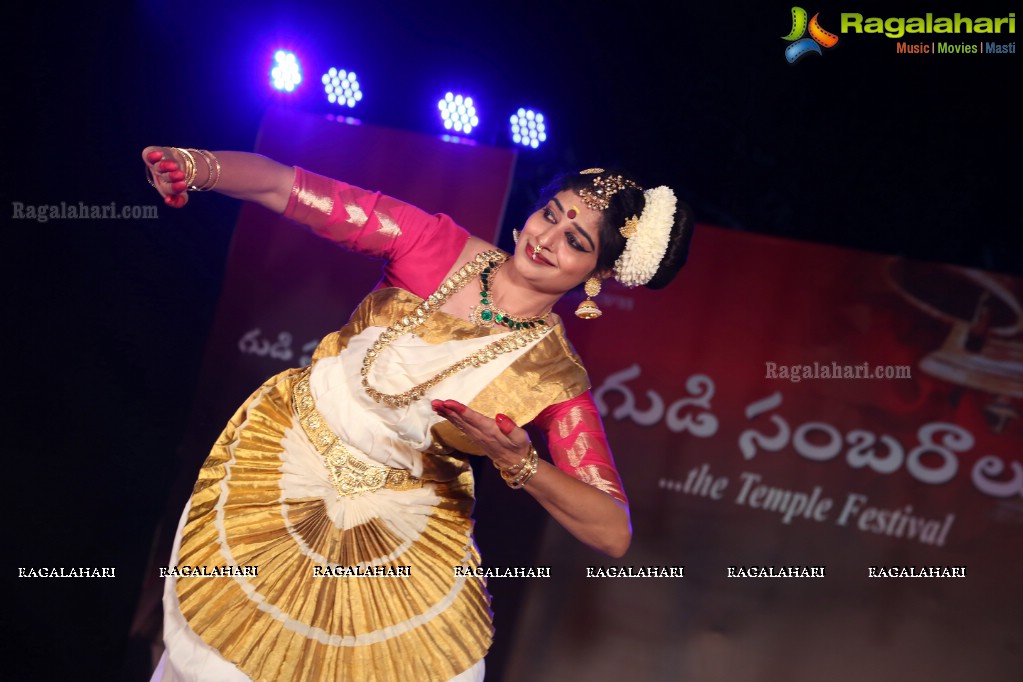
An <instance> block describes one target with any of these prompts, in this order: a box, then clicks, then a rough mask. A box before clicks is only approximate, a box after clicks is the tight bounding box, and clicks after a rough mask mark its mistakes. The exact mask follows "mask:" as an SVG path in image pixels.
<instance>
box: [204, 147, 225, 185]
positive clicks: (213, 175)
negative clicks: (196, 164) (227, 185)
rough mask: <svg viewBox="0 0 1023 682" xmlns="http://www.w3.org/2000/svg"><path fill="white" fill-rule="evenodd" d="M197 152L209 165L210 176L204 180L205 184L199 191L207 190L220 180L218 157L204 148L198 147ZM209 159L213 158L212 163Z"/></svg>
mask: <svg viewBox="0 0 1023 682" xmlns="http://www.w3.org/2000/svg"><path fill="white" fill-rule="evenodd" d="M199 153H200V154H202V157H203V158H204V159H205V160H206V165H207V166H209V167H210V177H209V179H208V180H206V184H205V185H203V186H202V189H201V190H199V191H200V192H209V191H210V190H211V189H213V188H214V187H216V186H217V183H218V182H220V159H218V158H217V155H216V154H214V153H213V152H208V151H206V150H205V149H200V150H199ZM211 159H212V160H213V163H212V164H211V163H210V160H211ZM214 168H215V169H216V170H214Z"/></svg>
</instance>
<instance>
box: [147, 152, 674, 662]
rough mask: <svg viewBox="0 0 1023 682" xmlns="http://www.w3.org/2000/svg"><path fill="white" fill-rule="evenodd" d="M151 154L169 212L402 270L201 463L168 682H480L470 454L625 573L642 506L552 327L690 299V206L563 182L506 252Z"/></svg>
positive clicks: (240, 418) (389, 213)
mask: <svg viewBox="0 0 1023 682" xmlns="http://www.w3.org/2000/svg"><path fill="white" fill-rule="evenodd" d="M142 155H143V159H144V161H145V163H146V165H147V169H148V171H149V173H150V179H151V182H152V183H153V185H154V186H155V187H156V189H157V190H158V191H159V192H160V194H161V195H162V196H163V197H164V201H165V202H166V203H167V205H169V206H172V207H177V208H180V207H182V206H184V205H185V203H186V202H187V201H188V191H189V190H200V191H201V190H208V189H213V190H216V191H219V192H222V193H224V194H227V195H229V196H232V197H235V198H238V199H242V200H246V201H254V202H256V203H259V204H261V205H262V206H264V207H266V208H268V209H270V210H272V211H276V212H277V213H281V214H283V215H285V216H287V217H288V218H291V219H292V220H295V221H297V222H299V223H303V224H305V225H307V226H309V227H310V228H312V229H313V230H314V231H315V232H316V233H318V234H320V235H322V236H324V237H326V238H328V239H331V240H333V241H336V242H338V243H340V244H342V245H344V246H345V247H347V248H350V249H352V250H356V251H359V252H362V253H366V254H368V255H371V256H375V257H382V258H384V259H385V260H386V262H387V264H386V267H385V275H384V280H385V281H384V284H385V285H386V286H385V287H384V288H378V289H377V290H375V291H373V292H372V293H370V294H369V295H368V296H367V297H366V298H365V299H364V300H363V301H362V303H361V304H360V305H359V306H358V308H357V309H356V310H355V312H354V313H353V314H352V317H351V319H350V320H349V321H348V323H347V324H346V325H345V326H344V327H343V328H342V329H341V330H339V331H337V332H334V333H332V334H329V335H328V336H327V337H325V338H324V339H323V340H322V341H321V343H320V345H319V347H318V348H317V350H316V352H315V353H314V355H313V360H312V363H311V365H310V366H309V367H305V368H301V369H294V370H289V371H286V372H283V373H281V374H279V375H277V376H275V377H273V378H271V379H270V380H268V381H267V382H266V383H265V384H264V385H263V386H262V387H260V388H259V389H258V390H257V391H256V392H255V393H254V394H253V395H252V396H251V397H250V398H249V399H248V400H247V401H246V402H245V403H244V404H243V405H242V406H241V407H240V408H239V410H238V411H237V413H236V414H235V416H234V417H233V418H232V420H231V421H230V423H229V424H228V426H227V428H226V429H225V430H224V432H223V434H222V435H221V437H220V438H219V439H218V441H217V443H216V445H215V446H214V448H213V451H212V452H211V454H210V456H209V457H208V459H207V460H206V462H205V463H204V464H203V467H202V469H201V471H200V473H199V479H198V481H197V482H196V485H195V488H194V490H193V494H192V497H191V499H190V501H189V503H188V505H187V506H186V508H185V511H184V513H183V515H182V518H181V523H180V526H179V528H178V532H177V536H176V540H175V547H174V551H173V555H172V569H174V570H172V571H171V572H172V573H174V575H171V576H169V577H168V578H167V582H166V584H165V589H164V611H165V614H164V617H165V623H164V641H165V644H166V652H165V654H164V657H163V658H162V659H161V662H160V666H159V667H158V669H157V671H156V673H155V674H154V679H155V680H210V679H212V680H218V681H227V680H248V679H256V680H289V681H291V680H327V679H330V680H342V679H343V680H358V681H359V682H368V681H376V680H380V681H384V680H388V681H390V680H424V681H425V680H430V681H434V680H436V681H439V682H440V681H445V680H458V681H460V682H461V681H464V680H480V679H482V677H483V657H484V655H485V654H486V652H487V650H488V648H489V646H490V642H491V637H492V634H493V629H492V625H491V614H490V610H489V597H488V595H487V593H486V589H485V585H484V581H483V580H482V578H480V577H477V573H479V571H477V570H476V569H477V568H478V567H479V561H480V557H479V555H478V553H477V550H476V546H475V543H474V542H473V537H472V525H473V521H472V518H471V512H472V507H473V499H474V498H473V475H472V470H471V468H470V466H469V463H468V455H471V454H475V455H483V456H486V457H489V458H490V459H491V461H492V462H493V465H494V466H495V467H496V468H497V469H498V470H499V473H500V475H501V476H502V477H503V479H504V480H505V481H506V482H507V483H508V485H509V486H511V487H513V488H516V489H521V490H524V491H525V492H526V493H527V494H529V495H531V496H532V497H533V498H535V499H536V500H537V501H538V502H539V503H540V504H541V505H543V507H544V508H545V509H546V510H547V511H548V512H549V513H550V514H551V516H553V517H554V518H555V519H556V520H557V521H558V522H559V523H560V524H561V525H562V526H564V527H565V528H566V529H567V530H568V531H569V532H570V533H571V534H572V535H574V536H575V537H576V538H578V539H579V540H581V541H582V542H584V543H586V544H587V545H589V546H591V547H593V548H595V549H597V550H599V551H602V552H605V553H607V554H609V555H611V556H614V557H620V556H622V555H623V554H624V553H625V551H626V550H627V549H628V546H629V542H630V539H631V527H630V523H629V511H628V502H627V500H626V497H625V494H624V492H623V490H622V485H621V481H620V480H619V477H618V474H617V472H616V470H615V466H614V461H613V459H612V457H611V453H610V451H609V449H608V447H607V443H606V440H605V438H604V432H603V429H602V426H601V423H600V418H599V415H598V413H597V410H596V407H595V406H594V404H593V401H592V399H591V397H590V395H589V393H588V391H587V389H588V388H589V382H588V379H587V376H586V372H585V370H584V368H583V366H582V363H581V361H580V360H579V358H578V357H577V356H576V354H575V352H574V351H573V349H572V347H571V345H570V344H569V343H568V340H567V339H566V338H565V335H564V330H563V327H562V324H561V322H560V320H559V318H558V317H557V315H555V314H553V313H552V312H551V309H552V307H553V306H554V304H555V303H556V302H557V301H558V299H560V298H561V296H563V295H564V294H565V293H566V292H568V291H570V290H571V289H573V288H574V287H576V286H578V285H580V284H582V283H584V282H585V289H586V293H587V299H586V300H585V301H584V302H583V303H582V304H581V305H580V307H579V310H578V311H577V314H578V315H580V316H582V317H595V316H597V315H599V314H600V312H599V309H598V308H597V307H596V304H595V303H594V301H593V300H592V299H593V297H594V296H596V295H597V293H598V292H599V289H600V282H601V280H602V279H604V278H606V277H609V276H614V277H615V278H617V279H618V280H619V281H620V282H622V283H624V284H625V285H626V286H639V285H646V286H647V287H650V288H660V287H663V286H665V285H666V284H667V283H668V282H669V281H670V280H671V279H672V277H673V276H674V275H675V273H676V272H677V271H678V269H679V268H680V267H681V266H682V265H683V264H684V262H685V259H686V255H687V252H688V245H689V240H690V237H691V233H692V225H693V224H692V219H691V217H690V212H689V211H688V210H687V209H686V208H684V207H682V206H678V205H677V204H676V200H675V196H674V194H673V193H672V192H671V190H670V189H668V188H666V187H657V188H654V189H650V190H646V191H643V190H642V189H641V188H640V187H639V186H638V185H637V184H636V183H635V182H634V181H632V180H631V179H629V178H628V177H626V176H624V175H622V174H619V173H610V172H606V171H603V170H602V169H589V170H586V171H583V172H581V173H577V174H571V175H567V176H564V177H562V178H560V179H559V180H557V181H555V184H554V185H552V188H550V192H549V194H548V196H547V202H546V203H545V204H544V205H543V206H542V207H541V208H540V209H539V210H538V211H536V212H535V213H534V214H533V215H532V216H530V218H529V219H528V220H527V221H526V224H525V225H524V227H523V228H522V231H521V235H519V236H518V238H517V243H516V247H515V249H514V253H512V254H510V255H509V254H505V253H503V252H501V251H500V250H498V249H497V248H496V247H495V246H494V245H492V244H488V243H486V242H485V241H483V240H481V239H478V238H476V237H472V236H470V235H469V234H468V233H467V232H466V231H465V230H464V229H463V228H461V227H459V226H458V225H455V224H454V223H453V222H452V221H451V219H450V218H448V217H447V216H444V215H427V214H426V213H424V212H422V211H420V210H419V209H417V208H415V207H412V206H409V205H407V204H403V203H401V202H398V201H396V200H394V199H391V198H389V197H386V196H383V195H381V194H378V193H371V192H366V191H364V190H361V189H358V188H356V187H353V186H351V185H347V184H344V183H341V182H337V181H334V180H330V179H328V178H324V177H321V176H318V175H315V174H313V173H310V172H308V171H305V170H303V169H301V168H291V167H287V166H283V165H281V164H278V163H276V162H274V161H271V160H270V159H267V158H265V157H262V156H258V155H255V154H247V153H242V152H216V153H211V152H207V151H204V150H189V149H179V148H175V147H148V148H146V149H145V150H144V151H143V154H142ZM529 422H533V423H535V424H536V425H537V426H538V427H539V428H540V429H541V430H542V431H543V432H544V433H546V435H547V439H548V445H549V449H550V452H551V456H552V459H553V463H548V462H546V461H544V460H541V459H539V457H538V456H537V453H536V449H535V448H534V447H533V446H532V445H531V444H530V441H529V437H528V435H527V433H526V432H525V431H524V430H523V429H522V428H521V427H520V426H519V424H526V423H529ZM208 573H213V574H214V577H209V576H208V575H203V574H208Z"/></svg>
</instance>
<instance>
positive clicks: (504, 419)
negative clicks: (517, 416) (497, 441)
mask: <svg viewBox="0 0 1023 682" xmlns="http://www.w3.org/2000/svg"><path fill="white" fill-rule="evenodd" d="M494 421H496V422H497V428H499V429H501V433H503V434H504V435H506V436H507V435H508V434H509V433H511V432H512V431H514V430H515V422H513V421H512V420H511V418H509V417H508V416H507V415H504V414H501V413H498V414H497V415H496V416H495V417H494Z"/></svg>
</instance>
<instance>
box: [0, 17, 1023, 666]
mask: <svg viewBox="0 0 1023 682" xmlns="http://www.w3.org/2000/svg"><path fill="white" fill-rule="evenodd" d="M853 4H855V7H853V6H852V5H853ZM512 9H513V8H505V7H501V8H498V7H496V6H490V5H486V6H469V7H458V6H454V5H451V4H450V3H392V2H378V3H364V4H363V5H355V4H341V3H311V2H310V3H300V4H299V3H270V4H267V5H262V6H257V5H256V4H254V3H245V4H242V3H237V2H226V3H220V4H215V3H184V5H183V6H182V5H172V4H170V3H162V2H153V1H152V0H147V1H145V2H136V3H128V2H115V3H109V4H105V5H103V6H95V5H93V6H88V5H78V6H62V7H60V8H59V9H57V8H55V7H52V6H47V5H43V4H42V3H37V4H35V5H34V6H32V7H28V8H21V9H19V10H17V12H16V13H15V14H12V15H9V16H8V18H7V20H6V21H5V23H4V25H5V29H6V31H5V35H6V37H7V41H5V44H6V45H7V47H8V51H7V54H8V59H9V61H8V69H7V73H8V80H7V94H6V102H7V106H6V110H7V111H8V112H9V113H12V114H13V116H8V117H7V119H6V125H5V126H4V131H5V142H4V155H3V159H4V164H3V182H2V187H3V195H4V198H3V208H4V210H5V211H6V212H7V213H6V215H7V219H6V220H5V225H6V229H7V233H8V234H9V235H12V236H13V240H12V243H11V244H10V245H9V246H8V247H7V248H4V249H3V254H4V267H3V272H4V275H5V284H6V288H5V309H6V319H7V325H6V328H5V341H6V343H5V344H4V350H5V355H6V358H7V366H8V368H9V371H8V374H7V376H8V382H7V385H8V386H9V387H10V388H11V389H12V395H11V396H9V398H8V400H6V401H5V404H6V405H7V407H6V408H5V410H4V415H5V419H4V426H5V429H6V431H7V432H8V433H10V434H12V435H13V437H12V438H11V439H10V440H8V446H7V448H6V452H5V455H6V460H7V461H8V462H9V463H10V465H11V468H10V470H9V473H8V476H7V477H6V480H7V481H8V487H9V488H10V489H11V495H10V496H9V497H8V499H9V500H10V504H9V505H8V509H9V514H8V518H9V524H8V525H9V528H10V530H11V531H12V533H13V542H12V547H11V548H10V549H9V550H8V551H5V552H4V555H5V561H4V569H3V570H4V577H5V580H6V581H7V582H6V583H5V587H6V592H5V593H6V594H8V595H10V597H11V601H9V602H8V608H7V609H5V618H6V619H7V621H8V630H9V631H10V630H12V629H13V630H14V631H15V632H16V633H17V640H16V642H15V643H16V645H17V649H15V651H16V652H17V654H16V655H14V656H11V657H9V664H8V666H7V669H8V670H9V671H10V676H11V677H12V679H54V678H58V677H59V676H61V675H67V674H74V675H76V677H79V678H85V679H124V680H136V679H142V678H143V677H144V675H145V669H146V666H147V664H148V660H147V659H148V652H147V651H139V650H138V649H137V648H136V647H132V646H130V645H129V637H128V633H129V631H130V629H131V625H132V623H131V620H132V616H133V614H134V612H135V609H136V605H137V600H138V598H139V595H140V593H141V587H142V582H143V581H142V575H143V571H144V568H145V566H146V565H147V562H148V559H149V555H150V553H151V551H152V547H151V543H152V537H153V531H154V528H155V525H156V522H157V519H158V517H159V515H160V514H161V512H162V510H163V508H164V506H165V505H166V503H167V498H168V494H169V491H170V489H171V480H172V478H173V477H174V476H175V475H177V472H176V471H175V470H174V467H173V462H174V458H175V452H176V450H177V448H178V446H179V444H180V442H181V439H182V437H183V434H184V429H185V424H186V422H187V419H188V415H189V412H190V409H191V407H190V406H191V403H192V397H193V392H194V390H195V386H196V380H197V376H198V371H199V364H200V359H201V356H202V350H203V348H204V345H205V342H206V337H207V334H208V332H209V328H210V323H211V319H212V315H213V311H214V309H215V306H216V302H217V298H218V295H219V290H220V285H221V279H222V275H223V267H224V260H225V254H226V251H227V246H228V243H229V240H230V237H231V230H232V227H233V226H234V224H235V222H236V220H237V216H238V211H239V207H238V205H237V204H236V203H235V202H232V201H230V200H228V199H226V198H224V197H220V196H203V197H201V198H200V199H201V201H196V202H193V203H192V204H191V205H190V206H189V207H188V208H187V209H186V210H184V211H171V210H168V209H165V208H164V207H163V206H159V205H158V204H159V202H158V201H157V199H156V198H155V195H154V194H153V193H152V191H151V190H150V189H149V187H148V186H147V185H146V184H145V181H144V179H143V172H142V165H141V163H140V162H139V160H138V157H139V152H140V150H141V149H142V147H144V146H145V145H147V144H176V145H183V146H194V147H204V148H210V149H252V148H253V147H254V144H255V135H256V131H257V128H258V125H259V121H260V120H261V119H262V117H263V115H264V113H265V111H266V109H267V107H268V106H269V105H270V104H279V103H280V102H279V101H278V100H277V99H276V98H275V97H273V96H272V95H270V94H269V91H268V90H267V89H266V88H265V82H264V80H265V78H264V74H265V72H266V70H267V68H268V64H267V62H268V55H269V53H270V52H271V51H272V50H273V49H274V48H276V47H278V46H279V45H289V46H291V47H294V48H295V49H296V50H299V49H300V48H305V49H307V50H308V54H311V55H314V56H313V57H310V58H309V59H310V61H311V62H313V63H317V62H337V63H336V64H331V65H336V66H345V65H346V64H350V68H353V69H356V70H357V71H359V73H360V76H362V77H363V78H364V79H365V81H364V82H365V84H366V85H365V87H366V89H367V98H366V100H365V102H364V107H363V108H362V110H360V111H358V112H357V113H355V115H357V116H359V117H361V118H363V119H365V120H366V121H367V122H371V123H375V124H378V125H384V126H391V127H395V128H402V129H409V130H415V131H420V132H432V127H431V126H432V125H433V123H434V121H433V117H434V114H433V112H432V109H431V107H432V106H433V105H432V102H434V101H436V98H438V97H439V96H440V94H442V93H443V92H444V91H445V90H447V89H450V88H453V87H464V88H466V89H467V90H470V89H471V90H472V91H473V92H474V93H477V94H476V97H477V99H478V100H479V101H481V102H485V103H487V109H486V110H485V112H486V115H487V116H491V117H492V118H491V119H490V120H491V121H492V122H493V123H492V124H491V126H492V127H490V128H487V127H486V125H485V126H483V127H481V131H480V132H481V135H482V138H481V139H482V141H483V142H484V143H488V144H505V141H504V139H503V137H502V135H501V133H500V126H499V125H498V123H496V122H497V121H499V120H502V119H503V117H504V116H505V115H506V114H505V113H504V112H506V111H512V110H514V108H515V107H517V106H519V104H520V101H525V102H527V103H529V104H532V105H534V106H537V107H539V108H541V109H544V110H545V111H547V113H548V120H549V123H550V134H551V140H550V143H549V145H548V147H547V148H546V149H543V150H541V151H540V152H539V153H537V154H532V155H530V154H525V153H523V154H520V155H519V162H518V165H517V167H516V177H515V182H514V184H513V187H512V192H511V200H510V203H509V207H508V212H507V217H506V221H505V222H506V225H507V226H511V225H513V224H514V223H516V222H520V221H521V220H522V219H523V217H524V215H525V213H526V211H527V207H528V205H529V203H530V201H531V199H532V198H533V197H534V196H535V192H536V188H537V187H538V185H539V184H541V183H542V182H543V179H546V178H547V177H548V176H549V175H550V174H551V173H553V172H555V171H556V170H560V169H563V168H569V169H572V168H583V167H587V166H591V165H622V166H624V167H627V168H630V169H634V170H635V172H636V173H637V174H639V175H640V177H641V179H642V180H644V181H645V182H647V183H648V184H655V183H656V184H659V183H666V184H670V185H672V186H674V187H677V188H679V193H680V195H681V196H682V197H683V198H684V199H686V200H687V201H689V203H691V204H692V205H693V206H694V207H695V208H696V210H697V212H698V214H699V216H700V218H701V219H702V220H703V221H704V222H707V223H713V224H717V225H721V226H722V227H725V228H730V229H735V230H747V231H756V232H762V233H765V234H773V235H778V236H786V237H792V238H796V239H801V240H807V241H814V242H819V243H827V244H835V245H841V246H848V247H853V248H858V249H865V250H868V251H874V252H879V253H891V254H896V255H899V256H904V257H908V258H914V259H918V260H925V261H938V262H947V263H954V264H959V265H964V266H970V267H977V268H983V269H986V270H991V271H995V272H1003V273H1008V274H1016V275H1020V274H1023V229H1021V227H1023V226H1021V221H1020V219H1019V217H1018V215H1019V214H1018V210H1017V204H1018V199H1017V192H1018V187H1019V179H1020V177H1019V176H1020V174H1019V170H1018V168H1019V161H1020V149H1019V135H1018V134H1017V130H1018V126H1017V124H1016V119H1017V118H1018V109H1017V108H1016V105H1015V104H1014V99H1013V93H1014V91H1015V90H1016V89H1018V87H1017V84H1018V82H1019V75H1020V61H1019V55H1018V54H1015V53H1010V54H983V55H980V54H944V55H932V56H928V55H910V54H898V53H897V51H896V50H897V47H896V43H897V42H898V41H897V40H895V39H891V38H887V37H884V36H879V35H861V36H855V35H846V34H842V36H841V38H840V42H839V44H838V45H837V46H835V47H834V48H827V49H824V50H823V54H822V55H810V56H809V57H807V58H805V59H803V60H801V61H800V62H798V63H796V64H794V65H791V64H789V63H787V62H786V61H785V58H784V50H785V46H786V45H788V43H787V42H786V41H785V40H783V39H782V38H781V37H782V36H785V35H786V34H788V33H789V31H790V30H791V28H792V18H791V6H790V5H787V4H781V3H776V4H775V5H774V6H767V7H765V6H763V3H749V5H748V6H737V5H715V6H713V7H712V6H709V5H707V6H698V5H693V6H691V5H688V4H687V5H686V6H684V7H683V6H675V7H674V8H673V9H670V10H668V11H665V10H663V9H657V8H655V5H654V3H647V2H638V3H629V4H628V5H627V8H623V7H621V6H618V5H615V6H610V5H608V4H605V3H592V2H591V3H576V2H565V3H523V4H520V5H518V6H517V8H514V11H512ZM806 9H807V10H809V12H810V14H811V15H812V14H813V13H815V12H820V21H821V24H822V25H823V26H824V27H825V28H827V29H829V30H831V31H838V26H839V18H838V17H839V15H840V14H841V13H842V12H850V11H856V12H862V13H863V14H864V15H878V16H883V17H899V16H904V17H908V16H917V15H921V14H923V13H926V12H932V13H934V14H935V15H946V14H949V13H951V12H955V11H959V12H964V13H969V14H970V15H971V16H975V17H983V16H1005V15H1006V13H1007V11H1008V10H1007V9H1006V8H1005V5H1004V4H1000V3H999V4H996V3H984V2H982V3H974V4H972V5H971V6H970V7H969V8H963V7H955V6H951V5H948V4H947V3H933V5H932V4H913V5H910V6H908V7H906V8H903V7H902V6H900V7H898V8H893V7H892V4H891V3H879V2H875V3H849V4H842V3H837V2H830V1H829V2H828V3H826V4H822V5H819V6H816V7H810V6H806ZM965 40H966V39H962V40H955V41H952V40H951V39H950V41H952V42H963V41H965ZM997 40H998V42H1000V43H1009V42H1011V41H1014V40H1015V35H1014V34H1013V35H1008V36H1006V35H1003V36H1001V37H999V38H998V39H997ZM969 41H970V42H974V43H975V42H977V41H976V40H974V39H973V38H970V39H969ZM316 77H317V75H316V74H312V78H313V79H315V78H316ZM371 84H372V85H371ZM370 92H372V96H370V95H369V93H370ZM296 106H302V107H315V105H314V103H313V100H312V98H308V99H307V100H303V101H301V102H298V103H296ZM61 202H65V204H66V205H77V204H79V202H82V203H84V204H86V205H89V206H92V205H106V204H109V203H110V202H116V203H117V204H118V205H119V206H158V208H157V211H158V218H156V219H154V220H104V219H90V220H49V221H47V222H40V221H38V220H33V219H29V218H26V217H25V214H24V213H19V212H18V207H19V206H20V207H21V208H22V209H24V207H28V206H38V205H43V204H46V205H59V204H60V203H61ZM19 216H20V217H19ZM693 257H694V258H698V257H699V253H695V254H694V256H693ZM691 295H694V296H698V295H699V292H692V293H691ZM1016 423H1017V424H1018V422H1016ZM1016 428H1018V426H1017V427H1016ZM49 566H57V567H60V566H64V567H73V566H97V567H101V566H109V567H115V568H116V575H117V577H116V578H115V579H113V580H109V579H107V580H100V579H96V580H52V579H51V580H38V579H25V578H18V577H17V576H18V569H19V568H25V567H49ZM993 598H997V597H993ZM495 653H496V652H495ZM495 667H496V666H495Z"/></svg>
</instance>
